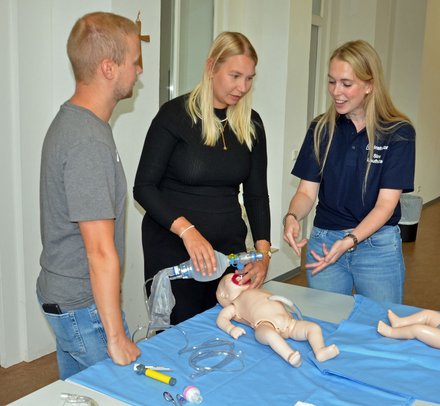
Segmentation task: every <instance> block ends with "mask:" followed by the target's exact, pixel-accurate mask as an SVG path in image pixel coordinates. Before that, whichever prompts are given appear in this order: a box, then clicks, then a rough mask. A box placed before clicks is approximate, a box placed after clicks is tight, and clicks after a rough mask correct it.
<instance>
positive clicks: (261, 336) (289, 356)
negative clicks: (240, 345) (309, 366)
mask: <svg viewBox="0 0 440 406" xmlns="http://www.w3.org/2000/svg"><path fill="white" fill-rule="evenodd" d="M255 338H256V339H257V341H258V342H260V343H261V344H265V345H269V346H270V347H271V348H272V349H273V350H274V351H275V352H276V353H277V354H278V355H280V356H281V358H283V359H284V360H285V361H287V362H288V363H289V364H290V365H293V366H294V367H299V366H300V365H301V354H300V353H299V352H298V351H295V350H293V349H292V348H291V347H290V346H289V344H287V342H286V340H285V339H284V338H283V337H282V336H281V335H280V334H279V333H278V332H277V331H276V330H275V327H274V326H273V325H272V324H270V323H261V324H260V325H259V326H257V327H256V328H255Z"/></svg>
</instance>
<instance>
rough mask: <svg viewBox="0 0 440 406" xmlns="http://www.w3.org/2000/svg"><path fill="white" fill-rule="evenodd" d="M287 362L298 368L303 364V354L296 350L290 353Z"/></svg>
mask: <svg viewBox="0 0 440 406" xmlns="http://www.w3.org/2000/svg"><path fill="white" fill-rule="evenodd" d="M287 362H288V363H289V364H290V365H292V366H294V367H295V368H298V367H299V366H301V362H302V360H301V354H300V353H299V352H298V351H294V352H292V353H290V355H289V356H288V357H287Z"/></svg>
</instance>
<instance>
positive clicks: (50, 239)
mask: <svg viewBox="0 0 440 406" xmlns="http://www.w3.org/2000/svg"><path fill="white" fill-rule="evenodd" d="M109 38H111V39H112V41H109ZM67 51H68V55H69V59H70V61H71V63H72V67H73V71H74V74H75V80H76V89H75V94H74V95H73V96H72V98H71V99H70V100H69V101H68V102H66V103H64V104H63V105H62V106H61V108H60V111H59V112H58V114H57V115H56V117H55V119H54V120H53V122H52V124H51V125H50V127H49V130H48V132H47V134H46V138H45V140H44V144H43V150H42V158H41V176H40V214H41V239H42V243H43V251H42V253H41V258H40V264H41V272H40V275H39V277H38V280H37V296H38V299H39V301H40V303H41V304H42V308H43V311H44V314H45V316H46V318H47V320H48V322H49V324H50V325H51V327H52V329H53V331H54V333H55V336H56V340H57V359H58V367H59V370H60V377H61V378H62V379H66V378H68V377H69V376H71V375H73V374H74V373H77V372H79V371H81V370H82V369H84V368H87V367H88V366H90V365H93V364H94V363H95V362H97V361H99V360H102V359H104V358H106V357H107V356H108V355H109V356H110V357H111V358H112V360H113V361H114V362H115V363H117V364H121V365H127V364H129V363H131V362H132V361H134V360H135V359H136V358H137V357H138V356H139V353H140V352H139V349H138V348H137V347H136V345H135V344H134V343H132V342H131V341H130V339H129V337H128V329H127V326H126V323H125V320H124V317H123V313H122V311H121V307H120V269H121V264H122V262H123V254H124V238H123V234H124V222H125V199H126V192H127V183H126V179H125V175H124V170H123V168H122V163H121V161H120V159H119V155H118V152H117V149H116V145H115V142H114V139H113V134H112V130H111V128H110V126H109V124H108V120H109V119H110V117H111V114H112V112H113V109H114V107H115V106H116V104H117V102H118V101H119V100H121V99H124V98H127V97H130V96H131V95H132V90H133V86H134V84H135V82H136V79H137V76H138V75H139V74H140V73H141V72H142V69H141V68H140V66H139V64H138V60H139V56H140V45H139V38H138V32H137V26H136V24H135V23H134V22H133V21H130V20H128V19H126V18H125V17H121V16H118V15H115V14H111V13H102V12H98V13H91V14H88V15H85V16H84V17H82V18H80V19H79V20H78V21H77V22H76V24H75V25H74V27H73V29H72V31H71V33H70V36H69V40H68V43H67Z"/></svg>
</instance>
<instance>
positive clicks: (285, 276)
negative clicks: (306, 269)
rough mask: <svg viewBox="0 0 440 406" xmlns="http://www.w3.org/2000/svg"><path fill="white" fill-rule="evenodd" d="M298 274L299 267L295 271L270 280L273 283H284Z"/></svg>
mask: <svg viewBox="0 0 440 406" xmlns="http://www.w3.org/2000/svg"><path fill="white" fill-rule="evenodd" d="M300 272H301V267H300V266H298V267H296V268H295V269H292V270H291V271H288V272H286V273H283V274H281V275H279V276H277V277H275V278H273V279H271V280H272V281H275V282H285V281H287V280H289V279H291V278H293V277H294V276H297V275H299V273H300Z"/></svg>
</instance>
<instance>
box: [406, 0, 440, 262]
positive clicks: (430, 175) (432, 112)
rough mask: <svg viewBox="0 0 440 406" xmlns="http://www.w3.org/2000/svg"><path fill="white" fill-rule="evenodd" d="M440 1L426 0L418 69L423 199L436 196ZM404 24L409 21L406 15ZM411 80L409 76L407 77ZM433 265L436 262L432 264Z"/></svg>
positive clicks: (419, 179) (439, 161)
mask: <svg viewBox="0 0 440 406" xmlns="http://www.w3.org/2000/svg"><path fill="white" fill-rule="evenodd" d="M439 18H440V2H439V1H437V0H427V8H426V30H425V36H424V43H423V55H422V57H421V69H420V86H419V88H420V91H419V93H418V95H417V96H418V101H419V103H418V105H417V106H415V107H416V108H417V113H418V115H417V159H416V184H417V185H418V186H420V195H421V196H422V197H423V199H424V201H425V202H429V201H430V200H432V199H435V198H437V197H439V195H440V176H439V174H440V159H439V156H440V135H439V134H440V130H439V120H438V117H439V108H438V95H439V94H440V76H439V72H440V47H439V45H438V40H439V38H440V25H439ZM407 21H408V24H411V23H412V19H411V18H409V19H408V20H407ZM409 79H410V80H411V79H412V78H411V77H410V78H409ZM433 266H437V267H438V265H433Z"/></svg>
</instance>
